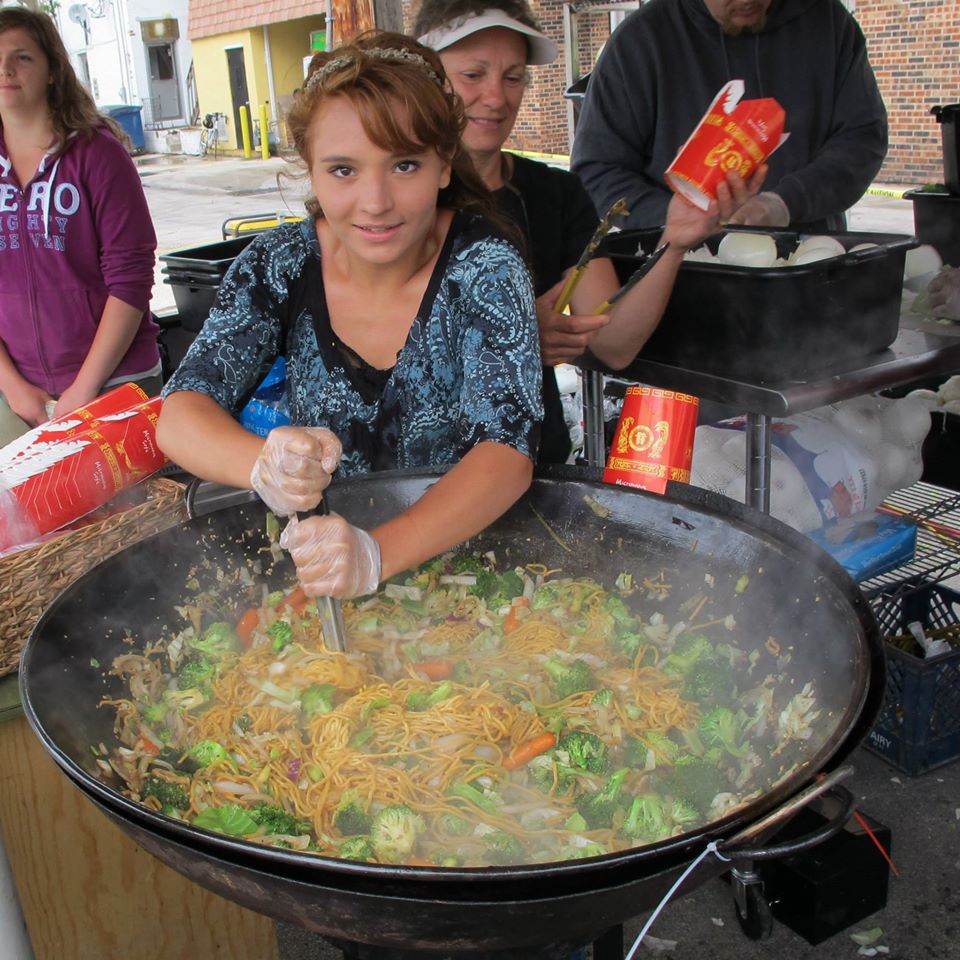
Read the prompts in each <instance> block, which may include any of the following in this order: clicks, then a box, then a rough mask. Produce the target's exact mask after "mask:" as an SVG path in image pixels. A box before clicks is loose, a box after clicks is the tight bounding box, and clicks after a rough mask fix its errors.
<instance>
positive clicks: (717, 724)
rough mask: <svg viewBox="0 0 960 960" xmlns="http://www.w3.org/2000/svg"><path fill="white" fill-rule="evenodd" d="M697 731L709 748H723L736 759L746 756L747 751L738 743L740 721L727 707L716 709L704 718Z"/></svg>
mask: <svg viewBox="0 0 960 960" xmlns="http://www.w3.org/2000/svg"><path fill="white" fill-rule="evenodd" d="M697 730H698V731H699V733H700V736H701V737H702V738H703V742H704V743H705V744H706V745H707V746H708V747H718V746H719V747H723V748H724V749H725V750H726V751H727V753H730V754H732V755H733V756H735V757H744V756H746V753H747V751H746V749H745V748H744V747H742V746H740V745H739V744H738V743H737V740H738V739H739V738H740V721H739V720H737V717H736V714H735V713H734V712H733V711H732V710H730V709H728V708H727V707H714V708H713V709H712V710H711V711H710V712H709V713H708V714H706V716H704V717H702V718H701V720H700V723H699V724H698V725H697Z"/></svg>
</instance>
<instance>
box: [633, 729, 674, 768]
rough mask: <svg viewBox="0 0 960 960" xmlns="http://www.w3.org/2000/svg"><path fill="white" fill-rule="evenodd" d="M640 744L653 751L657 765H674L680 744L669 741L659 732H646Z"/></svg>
mask: <svg viewBox="0 0 960 960" xmlns="http://www.w3.org/2000/svg"><path fill="white" fill-rule="evenodd" d="M641 739H642V742H643V743H644V744H645V745H646V746H647V747H648V748H649V749H650V750H652V751H653V753H654V756H655V757H656V758H657V763H658V764H664V763H676V762H677V757H679V756H680V744H678V743H676V742H675V741H673V740H671V739H670V738H669V737H668V736H667V735H666V734H665V733H663V732H661V731H660V730H648V731H647V732H646V733H645V734H644V735H643V737H642V738H641Z"/></svg>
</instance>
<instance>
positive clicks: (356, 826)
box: [94, 552, 824, 867]
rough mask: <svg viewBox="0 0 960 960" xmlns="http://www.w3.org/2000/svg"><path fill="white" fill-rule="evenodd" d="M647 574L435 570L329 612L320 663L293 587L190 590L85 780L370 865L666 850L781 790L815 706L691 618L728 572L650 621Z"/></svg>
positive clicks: (477, 560)
mask: <svg viewBox="0 0 960 960" xmlns="http://www.w3.org/2000/svg"><path fill="white" fill-rule="evenodd" d="M531 559H532V560H533V559H535V558H531ZM648 573H649V576H647V577H646V578H645V579H644V578H639V579H635V578H634V577H633V576H631V575H629V574H626V573H624V574H621V576H619V577H618V578H617V580H616V583H615V584H613V585H611V586H609V587H605V586H603V585H602V584H600V583H599V582H597V581H595V580H593V579H591V578H588V577H575V576H568V575H565V573H564V571H562V570H548V569H547V568H545V567H544V566H542V565H540V564H538V563H536V562H531V563H529V564H528V565H521V566H514V567H511V568H508V569H504V570H498V569H497V568H496V563H495V558H493V557H492V556H491V555H489V554H488V555H482V556H481V555H477V554H472V553H469V552H458V553H452V554H448V555H445V556H444V557H441V558H438V559H436V560H434V561H431V562H430V563H428V564H426V565H424V566H423V567H422V568H420V569H419V570H417V571H414V572H412V573H409V574H407V575H405V576H403V577H400V578H396V579H395V581H394V582H391V583H388V584H386V585H385V587H383V589H382V590H381V591H380V592H379V593H378V594H377V595H376V596H371V597H366V598H361V599H359V600H356V601H351V602H349V603H346V604H345V605H344V616H345V622H346V626H347V633H348V638H349V653H333V652H330V651H328V650H327V649H326V647H325V646H324V643H323V635H322V629H321V626H320V620H319V618H318V616H317V612H316V607H315V604H314V603H313V601H311V600H308V599H307V598H306V597H305V595H304V594H303V593H302V591H300V590H299V588H296V587H294V588H293V589H290V590H289V591H287V592H284V591H274V592H269V593H268V592H267V591H266V589H262V591H261V594H260V597H259V598H258V599H257V600H256V602H254V603H253V604H251V606H250V607H249V608H248V609H246V610H242V609H241V610H237V609H236V608H235V607H227V606H225V605H224V601H223V600H222V598H215V597H213V596H211V595H209V594H204V595H198V596H197V597H196V599H195V602H193V603H191V604H189V605H188V606H187V607H186V608H184V609H182V610H181V611H180V613H181V614H183V616H184V619H183V620H181V621H180V622H173V618H171V623H170V624H167V625H165V629H164V631H163V634H162V637H161V639H160V640H158V641H156V642H153V643H152V644H150V645H149V646H148V647H147V648H146V649H144V648H143V647H142V645H141V648H140V649H139V650H137V649H136V645H137V641H136V638H131V641H130V643H131V648H132V649H131V650H130V652H127V653H125V654H123V655H122V656H120V657H117V658H116V660H115V661H114V662H113V664H112V666H111V670H110V672H111V673H112V675H114V676H115V677H118V678H120V679H121V680H122V686H123V694H122V695H115V696H113V697H111V698H109V699H105V700H104V701H103V706H104V707H105V708H111V709H112V710H114V711H115V724H114V727H115V732H116V738H117V740H116V743H114V744H113V745H112V746H108V745H107V744H98V745H96V747H95V748H94V752H95V754H96V757H97V764H98V766H99V768H100V772H101V775H102V776H103V777H104V778H111V779H112V780H113V782H115V783H119V788H120V789H121V790H122V792H123V793H124V794H125V795H126V796H128V797H130V798H132V799H133V800H135V801H138V802H141V803H143V804H145V805H146V806H148V807H149V808H151V809H153V810H155V811H158V812H161V813H163V814H165V815H167V816H170V817H175V818H178V819H181V820H184V821H187V822H188V823H191V824H193V825H195V826H197V827H202V828H204V829H207V830H214V831H219V832H221V833H225V834H228V835H231V836H234V837H239V838H243V839H245V840H247V841H251V842H255V843H264V844H271V845H274V846H279V847H286V848H291V849H296V850H300V851H304V852H308V853H314V854H317V855H321V856H327V857H339V858H346V859H353V860H361V861H369V862H375V863H391V864H414V865H431V866H434V865H435V866H441V867H443V866H465V867H475V866H488V865H492V864H519V863H530V862H544V861H557V860H564V859H575V858H582V857H592V856H601V855H604V854H608V853H611V852H614V851H620V850H625V849H629V848H633V847H638V846H643V845H646V844H652V843H656V842H658V841H661V840H664V839H667V838H669V837H672V836H677V835H680V834H684V833H687V832H689V831H691V830H695V829H697V828H700V827H702V826H704V825H706V824H709V823H711V822H713V821H715V820H717V819H718V818H721V817H723V816H725V815H727V814H728V813H730V812H732V811H734V810H736V809H738V808H740V807H742V806H743V805H745V804H747V803H749V802H750V801H751V800H753V799H756V798H757V797H759V796H761V795H762V794H764V793H766V792H768V791H769V790H770V789H772V788H773V787H774V786H776V785H777V784H778V783H780V782H782V781H783V780H784V778H786V777H788V776H789V775H790V774H791V773H793V772H794V771H795V770H796V769H797V767H798V765H800V764H801V763H803V762H804V760H805V758H806V756H808V754H809V749H808V748H809V741H810V740H811V738H812V737H813V735H814V728H815V726H816V725H817V724H818V723H822V720H821V714H823V713H824V711H823V710H822V709H819V708H818V704H817V697H816V690H815V684H814V683H813V682H812V680H811V681H809V682H806V683H804V684H801V685H799V686H798V685H796V684H792V685H791V684H785V683H783V682H781V681H782V674H781V672H780V671H782V667H783V665H784V663H785V662H787V660H788V659H789V656H790V652H789V644H787V643H785V642H784V641H783V638H780V639H779V640H778V639H777V638H775V637H768V636H766V634H764V635H763V636H762V637H761V638H759V639H757V638H756V637H754V638H753V640H752V641H751V642H750V643H745V642H742V640H743V631H742V628H741V627H740V626H738V624H737V622H736V620H735V618H734V617H733V616H732V615H721V616H719V617H718V616H717V615H716V613H709V612H708V611H710V610H711V609H713V610H717V609H718V605H719V609H721V610H722V608H723V604H724V603H728V604H729V606H730V607H733V606H734V605H735V600H736V599H737V595H738V594H740V593H742V592H743V590H745V589H748V578H746V577H744V578H741V580H740V581H738V583H737V585H736V590H735V591H731V593H730V596H728V597H717V596H713V595H712V590H713V584H711V583H705V585H704V587H703V591H701V593H700V594H698V595H696V596H691V597H689V598H687V599H686V601H685V602H683V603H681V604H680V605H679V606H676V605H674V606H673V607H672V608H671V609H672V610H673V611H674V612H678V613H677V618H676V619H674V620H673V622H668V620H667V618H665V617H664V616H663V613H662V612H661V609H662V606H663V603H664V601H665V599H666V598H668V597H670V595H671V582H670V577H669V576H668V575H667V574H666V573H665V572H664V571H652V572H648ZM250 589H251V590H253V589H255V586H251V588H250ZM225 592H226V591H225ZM673 599H674V600H676V599H677V598H675V597H674V598H673ZM684 614H686V615H689V616H690V621H689V622H687V621H686V620H685V619H684ZM184 622H186V625H184ZM753 632H756V631H753ZM771 641H772V643H771Z"/></svg>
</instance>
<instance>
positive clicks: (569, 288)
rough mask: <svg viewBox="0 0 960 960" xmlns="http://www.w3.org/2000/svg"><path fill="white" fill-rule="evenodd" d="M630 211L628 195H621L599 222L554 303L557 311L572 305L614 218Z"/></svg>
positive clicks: (560, 311)
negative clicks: (588, 265) (573, 298)
mask: <svg viewBox="0 0 960 960" xmlns="http://www.w3.org/2000/svg"><path fill="white" fill-rule="evenodd" d="M629 212H630V211H629V210H628V209H627V199H626V197H621V198H620V199H619V200H618V201H617V202H616V203H615V204H614V205H613V206H612V207H611V208H610V209H609V210H608V211H607V213H606V215H605V216H604V218H603V219H602V220H601V221H600V223H599V224H598V226H597V229H596V230H594V232H593V236H592V237H591V238H590V242H589V243H588V244H587V245H586V246H585V247H584V248H583V253H581V254H580V259H579V260H578V261H577V265H576V266H575V267H574V268H573V269H572V270H571V271H570V276H569V277H567V282H566V283H565V284H564V285H563V289H562V290H561V291H560V296H559V297H558V298H557V302H556V304H555V305H554V309H555V310H556V311H557V313H563V311H564V310H565V309H566V308H567V307H568V306H570V298H571V297H572V296H573V291H574V290H575V289H576V288H577V284H578V283H579V282H580V281H581V280H582V279H583V274H584V272H585V271H586V269H587V264H588V263H589V262H590V261H591V259H592V258H593V255H594V254H595V253H596V252H597V247H599V246H600V243H601V242H602V240H603V238H604V237H605V236H606V235H607V234H608V233H609V232H610V230H611V228H612V227H613V221H614V219H615V218H616V217H619V216H620V215H621V214H624V213H629Z"/></svg>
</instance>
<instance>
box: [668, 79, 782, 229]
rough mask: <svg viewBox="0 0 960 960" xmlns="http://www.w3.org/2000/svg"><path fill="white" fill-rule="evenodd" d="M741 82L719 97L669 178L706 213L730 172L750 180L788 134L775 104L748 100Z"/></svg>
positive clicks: (726, 88)
mask: <svg viewBox="0 0 960 960" xmlns="http://www.w3.org/2000/svg"><path fill="white" fill-rule="evenodd" d="M744 89H745V86H744V83H743V81H742V80H730V81H729V82H728V83H727V84H725V85H724V87H723V89H722V90H721V91H720V92H719V93H718V94H717V95H716V97H714V99H713V103H711V104H710V107H709V108H708V110H707V112H706V113H705V114H704V116H703V119H702V120H701V121H700V123H699V124H697V128H696V129H695V130H694V131H693V133H692V134H690V137H689V138H688V140H687V142H686V143H685V144H684V145H683V146H682V147H681V148H680V150H679V151H678V153H677V155H676V157H675V158H674V161H673V163H671V164H670V166H669V167H668V168H667V171H666V174H665V175H664V176H665V178H666V181H667V183H669V184H670V186H671V187H672V188H673V189H674V190H675V191H676V192H677V193H679V194H680V195H681V196H682V197H684V198H685V199H686V200H689V201H690V203H692V204H693V205H694V206H696V207H699V208H700V209H701V210H706V209H707V207H708V206H709V205H710V201H711V200H716V198H717V186H718V184H720V183H722V182H723V181H725V180H726V177H727V174H728V173H730V172H733V173H739V174H740V176H741V177H743V178H744V180H746V179H747V178H748V177H749V176H750V174H751V173H753V171H754V170H755V169H756V168H757V167H758V166H760V164H761V163H763V162H764V160H766V159H767V157H769V156H770V154H771V153H773V151H774V150H776V149H777V147H779V146H780V144H782V143H783V141H784V140H786V139H787V137H788V136H789V134H786V133H784V132H783V128H784V124H785V122H786V115H785V114H784V111H783V107H781V106H780V104H779V103H777V101H776V100H774V99H772V98H770V97H767V98H764V99H761V100H743V99H742V97H743V91H744Z"/></svg>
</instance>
